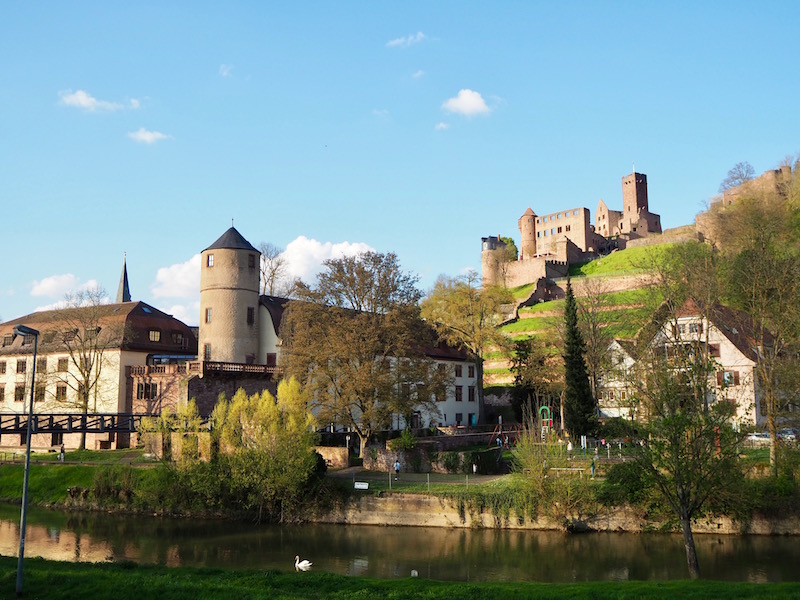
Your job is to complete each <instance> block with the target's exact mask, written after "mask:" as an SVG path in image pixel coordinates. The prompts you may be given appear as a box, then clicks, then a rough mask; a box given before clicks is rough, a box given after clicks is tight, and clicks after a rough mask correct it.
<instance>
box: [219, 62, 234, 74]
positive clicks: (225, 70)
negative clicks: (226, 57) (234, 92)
mask: <svg viewBox="0 0 800 600" xmlns="http://www.w3.org/2000/svg"><path fill="white" fill-rule="evenodd" d="M219 76H220V77H233V65H220V66H219Z"/></svg>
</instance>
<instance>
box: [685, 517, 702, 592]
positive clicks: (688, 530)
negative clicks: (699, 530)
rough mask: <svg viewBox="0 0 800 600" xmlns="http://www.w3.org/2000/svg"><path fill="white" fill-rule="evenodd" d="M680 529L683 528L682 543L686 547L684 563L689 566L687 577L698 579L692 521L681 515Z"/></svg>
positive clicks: (698, 570)
mask: <svg viewBox="0 0 800 600" xmlns="http://www.w3.org/2000/svg"><path fill="white" fill-rule="evenodd" d="M681 529H682V530H683V544H684V546H685V547H686V563H687V565H688V567H689V577H690V578H691V579H699V578H700V563H698V562H697V550H696V549H695V547H694V535H693V534H692V521H691V519H689V517H681Z"/></svg>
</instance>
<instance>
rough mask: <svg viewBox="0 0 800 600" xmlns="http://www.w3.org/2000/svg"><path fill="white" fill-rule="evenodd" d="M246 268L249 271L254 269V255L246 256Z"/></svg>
mask: <svg viewBox="0 0 800 600" xmlns="http://www.w3.org/2000/svg"><path fill="white" fill-rule="evenodd" d="M247 266H248V267H250V268H251V269H255V268H256V255H255V254H248V255H247Z"/></svg>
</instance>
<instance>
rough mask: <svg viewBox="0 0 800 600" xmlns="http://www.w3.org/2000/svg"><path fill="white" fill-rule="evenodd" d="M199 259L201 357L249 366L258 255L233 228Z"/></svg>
mask: <svg viewBox="0 0 800 600" xmlns="http://www.w3.org/2000/svg"><path fill="white" fill-rule="evenodd" d="M201 257H202V258H201V265H200V335H199V347H198V350H199V354H200V358H201V359H202V360H206V361H214V362H233V363H248V364H252V363H254V362H255V361H256V357H257V356H258V342H259V328H258V313H259V310H258V306H259V304H258V303H259V297H258V291H259V286H258V284H259V274H260V268H259V266H260V261H261V253H260V252H259V251H258V250H256V249H255V248H254V247H253V245H252V244H251V243H250V242H248V241H247V240H246V239H244V237H242V234H241V233H239V232H238V231H237V230H236V229H235V228H234V227H231V228H230V229H228V230H227V231H226V232H225V233H223V234H222V236H221V237H220V238H219V239H218V240H217V241H216V242H214V243H213V244H211V245H210V246H209V247H208V248H206V249H205V250H203V252H202V254H201Z"/></svg>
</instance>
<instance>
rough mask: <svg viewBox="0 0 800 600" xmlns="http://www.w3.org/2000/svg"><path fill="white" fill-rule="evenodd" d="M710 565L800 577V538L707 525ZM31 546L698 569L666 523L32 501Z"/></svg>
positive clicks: (503, 576) (223, 563)
mask: <svg viewBox="0 0 800 600" xmlns="http://www.w3.org/2000/svg"><path fill="white" fill-rule="evenodd" d="M696 541H697V552H698V556H699V559H700V566H701V569H702V571H703V575H704V576H705V577H708V578H712V579H721V580H729V581H756V582H760V581H798V580H800V572H798V571H797V570H796V567H795V565H796V564H797V561H798V559H799V558H800V538H795V537H760V536H751V537H731V536H709V535H705V536H697V538H696ZM18 544H19V507H14V506H0V553H2V554H4V555H11V556H13V555H16V553H17V550H18ZM25 554H26V556H42V557H45V558H48V559H52V560H63V561H91V562H102V561H111V560H114V561H120V560H132V561H135V562H139V563H153V564H163V565H168V566H210V567H223V568H245V567H247V568H257V569H281V570H290V569H291V568H292V564H293V560H294V556H295V554H300V555H301V556H303V557H304V558H308V559H309V560H311V561H313V562H314V569H315V570H320V571H326V572H334V573H342V574H347V575H356V576H370V577H384V578H391V577H408V576H409V575H410V573H411V571H412V570H416V571H418V572H419V576H420V577H427V578H432V579H443V580H460V581H512V580H528V581H543V582H556V581H560V582H568V581H597V580H629V579H634V580H666V579H685V578H686V576H687V570H686V563H685V554H684V549H683V541H682V539H681V538H680V536H676V535H663V534H641V535H635V534H618V533H598V534H586V535H564V534H561V533H557V532H532V531H505V530H488V529H485V530H463V529H437V528H414V527H369V526H336V525H303V526H294V527H277V526H263V525H258V526H256V525H253V524H252V523H228V522H220V521H198V520H188V519H187V520H165V519H158V518H147V517H130V516H120V515H106V514H95V513H60V512H53V511H41V510H36V509H31V510H30V511H29V515H28V533H27V537H26V542H25Z"/></svg>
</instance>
